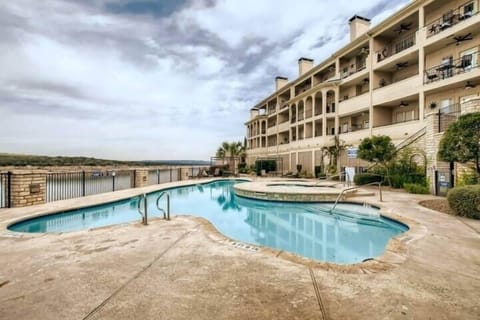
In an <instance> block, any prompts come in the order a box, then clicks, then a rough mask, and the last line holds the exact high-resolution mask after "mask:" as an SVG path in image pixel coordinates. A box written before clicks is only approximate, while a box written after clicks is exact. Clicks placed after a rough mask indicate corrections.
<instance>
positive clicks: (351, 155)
mask: <svg viewBox="0 0 480 320" xmlns="http://www.w3.org/2000/svg"><path fill="white" fill-rule="evenodd" d="M357 154H358V148H347V158H348V159H357Z"/></svg>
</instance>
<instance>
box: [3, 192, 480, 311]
mask: <svg viewBox="0 0 480 320" xmlns="http://www.w3.org/2000/svg"><path fill="white" fill-rule="evenodd" d="M186 183H187V182H182V183H178V184H186ZM178 184H175V185H178ZM172 185H173V184H172ZM167 186H168V185H167V184H165V185H161V186H152V187H148V188H144V189H143V190H140V189H133V190H123V191H118V192H115V193H108V194H101V195H95V196H90V197H85V198H80V199H73V200H65V201H58V202H54V203H48V204H45V205H40V206H35V207H28V208H18V209H2V210H0V226H1V229H0V230H1V231H0V243H1V245H0V318H1V319H478V316H479V315H480V306H479V305H478V292H480V221H474V220H465V219H459V218H456V217H452V216H449V215H446V214H442V213H439V212H436V211H432V210H429V209H426V208H424V207H422V206H420V205H418V204H417V202H418V201H420V200H425V199H432V198H435V197H433V196H420V195H410V194H406V193H402V192H392V191H384V194H383V198H384V201H383V202H382V203H379V202H378V198H377V197H376V196H365V197H360V198H358V199H359V201H367V202H369V203H372V204H376V205H380V206H382V210H383V211H384V212H387V213H392V214H396V215H398V216H400V217H402V218H403V219H405V220H410V221H414V222H415V223H416V224H417V225H418V226H417V228H415V229H416V230H414V232H410V233H407V234H406V239H405V240H406V241H405V242H406V252H405V255H404V257H399V259H398V262H397V263H394V262H391V263H390V265H389V266H386V268H384V269H378V268H370V267H369V266H370V264H369V262H367V263H363V264H359V265H355V266H352V268H350V269H349V268H336V266H335V265H332V264H321V263H320V264H319V263H308V261H305V260H306V259H303V260H302V259H298V261H296V260H295V259H291V258H288V255H285V254H284V253H282V252H275V251H274V250H263V249H260V250H258V248H255V247H252V246H246V245H244V244H241V243H238V242H235V241H232V240H229V239H227V238H225V237H223V236H222V235H221V234H219V233H218V232H216V231H215V230H214V228H213V227H212V226H211V225H210V224H209V223H207V222H206V221H205V220H202V219H199V218H194V217H191V216H176V217H174V218H173V219H172V220H171V221H164V220H161V219H152V220H150V224H149V225H148V226H143V225H141V224H140V222H135V223H130V224H122V225H116V226H111V227H105V228H99V229H93V230H85V231H79V232H71V233H63V234H36V235H35V234H16V233H12V232H8V231H5V228H4V227H5V226H6V225H7V224H8V223H11V222H12V221H14V220H16V219H18V218H20V217H26V216H31V215H35V214H38V213H40V212H55V211H59V210H66V209H69V208H76V207H81V206H86V205H91V204H96V203H99V202H105V201H114V200H118V199H121V198H125V197H128V196H134V195H138V194H140V193H142V192H148V191H153V190H155V189H158V188H159V187H167ZM370 190H371V191H374V190H375V189H373V188H372V189H370ZM175 214H180V213H175ZM183 214H188V213H187V212H185V213H183ZM391 254H392V255H395V254H394V253H391ZM392 261H393V260H392Z"/></svg>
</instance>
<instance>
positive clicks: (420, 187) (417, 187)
mask: <svg viewBox="0 0 480 320" xmlns="http://www.w3.org/2000/svg"><path fill="white" fill-rule="evenodd" d="M403 188H404V189H405V190H406V191H407V192H408V193H415V194H429V193H430V189H429V188H428V186H426V185H424V184H419V183H405V184H404V185H403Z"/></svg>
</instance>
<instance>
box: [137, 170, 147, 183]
mask: <svg viewBox="0 0 480 320" xmlns="http://www.w3.org/2000/svg"><path fill="white" fill-rule="evenodd" d="M146 186H148V169H135V188H142V187H146Z"/></svg>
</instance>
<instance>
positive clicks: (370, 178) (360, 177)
mask: <svg viewBox="0 0 480 320" xmlns="http://www.w3.org/2000/svg"><path fill="white" fill-rule="evenodd" d="M353 182H355V184H356V185H357V186H361V185H364V184H368V183H372V182H382V177H381V176H379V175H378V174H374V173H357V174H356V175H355V177H354V178H353Z"/></svg>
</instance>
